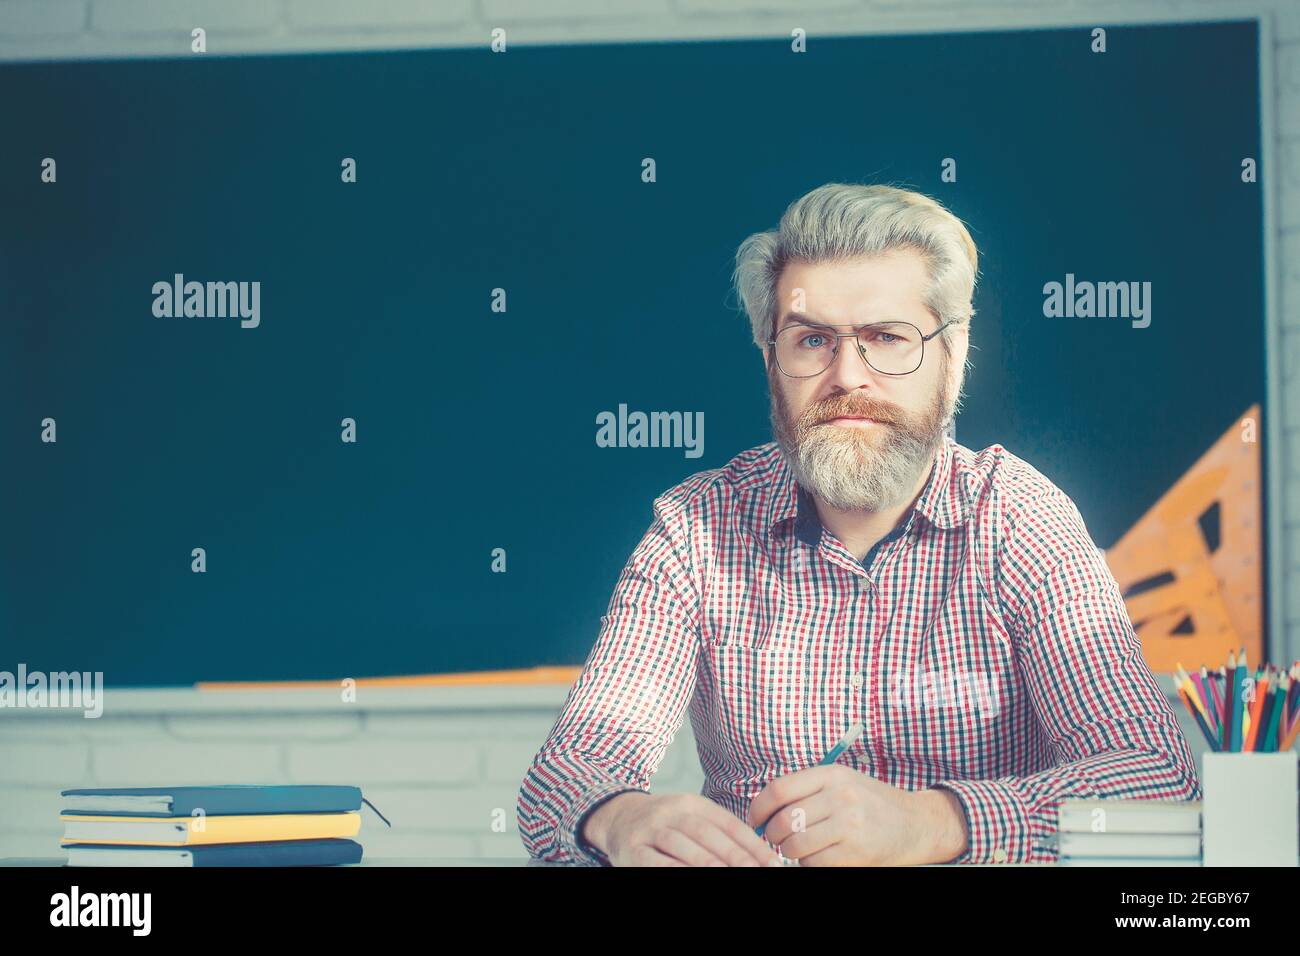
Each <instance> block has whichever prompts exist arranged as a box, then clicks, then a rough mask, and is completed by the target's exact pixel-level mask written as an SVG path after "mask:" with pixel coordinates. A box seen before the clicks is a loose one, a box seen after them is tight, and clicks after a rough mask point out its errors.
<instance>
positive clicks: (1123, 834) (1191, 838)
mask: <svg viewBox="0 0 1300 956" xmlns="http://www.w3.org/2000/svg"><path fill="white" fill-rule="evenodd" d="M1059 821H1060V822H1059V837H1060V843H1059V850H1060V861H1059V862H1060V865H1061V866H1200V865H1201V801H1199V800H1064V801H1062V803H1061V810H1060V817H1059Z"/></svg>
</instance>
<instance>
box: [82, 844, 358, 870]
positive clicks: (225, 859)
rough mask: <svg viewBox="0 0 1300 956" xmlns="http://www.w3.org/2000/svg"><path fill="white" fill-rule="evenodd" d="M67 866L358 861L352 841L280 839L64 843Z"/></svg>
mask: <svg viewBox="0 0 1300 956" xmlns="http://www.w3.org/2000/svg"><path fill="white" fill-rule="evenodd" d="M63 849H65V850H67V851H68V866H339V865H341V864H347V863H360V862H361V844H360V843H358V842H356V841H355V840H283V841H276V842H268V843H209V844H206V845H204V846H183V847H164V846H107V845H104V844H95V843H65V844H64V846H63Z"/></svg>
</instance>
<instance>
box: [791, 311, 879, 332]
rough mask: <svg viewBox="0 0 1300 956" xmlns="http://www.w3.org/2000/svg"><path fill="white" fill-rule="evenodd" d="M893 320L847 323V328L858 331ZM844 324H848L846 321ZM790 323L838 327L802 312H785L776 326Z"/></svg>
mask: <svg viewBox="0 0 1300 956" xmlns="http://www.w3.org/2000/svg"><path fill="white" fill-rule="evenodd" d="M893 321H896V320H895V319H877V320H876V321H874V322H863V323H861V324H860V325H849V328H851V329H853V330H854V331H858V330H860V329H864V328H866V327H867V326H868V325H881V324H883V323H885V322H893ZM845 324H846V325H848V323H845ZM790 325H811V326H813V327H814V328H819V329H837V328H839V326H838V325H835V324H834V323H832V322H819V321H818V320H817V319H814V318H813V317H812V316H810V315H804V314H803V313H802V312H787V313H786V315H785V318H784V319H782V320H781V325H780V326H778V328H777V331H780V330H781V329H784V328H785V327H786V326H790Z"/></svg>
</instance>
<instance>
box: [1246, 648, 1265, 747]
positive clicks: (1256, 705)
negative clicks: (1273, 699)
mask: <svg viewBox="0 0 1300 956" xmlns="http://www.w3.org/2000/svg"><path fill="white" fill-rule="evenodd" d="M1268 685H1269V680H1268V670H1267V668H1264V669H1260V670H1257V671H1255V700H1254V701H1253V702H1252V703H1251V705H1250V729H1249V731H1247V732H1246V742H1245V743H1244V744H1243V745H1242V748H1241V749H1242V750H1255V748H1256V745H1258V744H1259V743H1260V734H1259V728H1260V724H1261V722H1262V720H1263V716H1264V705H1265V704H1267V703H1268Z"/></svg>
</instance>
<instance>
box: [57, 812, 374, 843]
mask: <svg viewBox="0 0 1300 956" xmlns="http://www.w3.org/2000/svg"><path fill="white" fill-rule="evenodd" d="M59 819H60V820H62V821H63V838H62V841H61V842H62V843H104V844H117V845H121V846H197V845H200V844H204V843H262V842H267V841H271V840H323V839H328V838H331V837H351V836H356V834H357V833H358V832H359V831H360V830H361V814H360V812H359V811H356V810H349V811H347V812H345V813H259V814H249V815H239V814H233V815H228V816H194V817H145V816H138V817H135V816H105V815H99V814H72V813H64V814H60V815H59Z"/></svg>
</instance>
